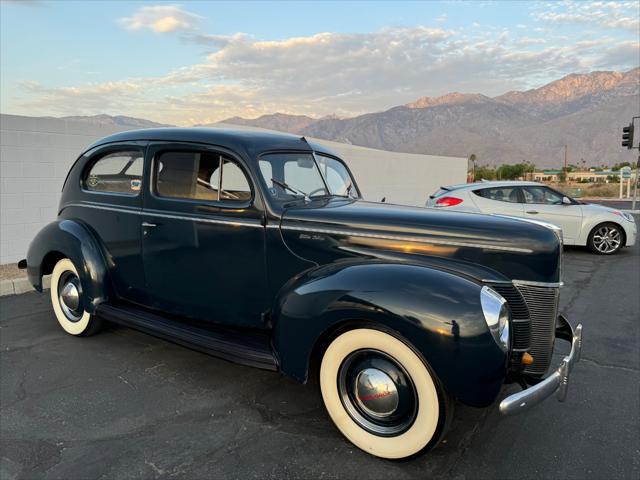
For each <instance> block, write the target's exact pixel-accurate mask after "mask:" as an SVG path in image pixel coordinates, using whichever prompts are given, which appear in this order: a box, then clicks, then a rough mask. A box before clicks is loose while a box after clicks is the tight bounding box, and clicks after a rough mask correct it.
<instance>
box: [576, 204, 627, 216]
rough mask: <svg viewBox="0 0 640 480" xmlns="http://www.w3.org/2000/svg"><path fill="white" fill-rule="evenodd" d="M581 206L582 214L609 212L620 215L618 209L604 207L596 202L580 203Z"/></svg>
mask: <svg viewBox="0 0 640 480" xmlns="http://www.w3.org/2000/svg"><path fill="white" fill-rule="evenodd" d="M580 206H581V207H582V214H583V215H589V214H593V215H598V214H602V213H611V214H614V215H620V210H618V209H616V208H611V207H606V206H604V205H598V204H596V203H582V204H581V205H580Z"/></svg>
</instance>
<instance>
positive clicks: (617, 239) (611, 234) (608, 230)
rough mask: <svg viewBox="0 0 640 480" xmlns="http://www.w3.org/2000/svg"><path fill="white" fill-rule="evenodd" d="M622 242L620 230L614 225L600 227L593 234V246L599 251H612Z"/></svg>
mask: <svg viewBox="0 0 640 480" xmlns="http://www.w3.org/2000/svg"><path fill="white" fill-rule="evenodd" d="M621 243H622V238H621V236H620V231H619V230H618V229H617V228H614V227H608V226H604V227H600V228H599V229H598V230H597V231H596V233H594V234H593V246H594V247H596V250H598V251H599V252H601V253H613V252H615V251H616V250H617V249H618V248H620V244H621Z"/></svg>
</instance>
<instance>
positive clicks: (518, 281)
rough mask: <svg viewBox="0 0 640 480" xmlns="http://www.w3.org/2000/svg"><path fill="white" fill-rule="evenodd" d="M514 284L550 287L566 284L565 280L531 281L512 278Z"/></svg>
mask: <svg viewBox="0 0 640 480" xmlns="http://www.w3.org/2000/svg"><path fill="white" fill-rule="evenodd" d="M512 283H513V284H514V285H528V286H530V287H548V288H560V287H563V286H564V282H531V281H529V280H512Z"/></svg>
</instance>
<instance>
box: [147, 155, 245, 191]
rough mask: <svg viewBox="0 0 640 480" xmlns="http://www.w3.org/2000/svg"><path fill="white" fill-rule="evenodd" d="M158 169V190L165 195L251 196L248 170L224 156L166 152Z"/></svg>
mask: <svg viewBox="0 0 640 480" xmlns="http://www.w3.org/2000/svg"><path fill="white" fill-rule="evenodd" d="M154 168H155V175H154V178H155V191H156V193H157V194H158V195H160V196H162V197H171V198H182V199H187V200H209V201H231V202H233V201H235V202H245V201H247V200H250V199H251V187H250V186H249V181H248V180H247V177H246V176H245V174H244V172H243V171H242V170H241V169H240V167H239V166H238V165H236V163H235V162H234V161H233V160H230V159H228V158H226V157H224V156H223V155H219V154H216V153H212V152H164V153H162V154H161V155H160V156H159V157H158V159H157V161H156V162H155V167H154ZM221 175H222V177H221Z"/></svg>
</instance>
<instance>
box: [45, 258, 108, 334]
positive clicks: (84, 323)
mask: <svg viewBox="0 0 640 480" xmlns="http://www.w3.org/2000/svg"><path fill="white" fill-rule="evenodd" d="M83 300H84V298H83V293H82V284H81V283H80V278H79V277H78V271H77V270H76V267H75V265H74V264H73V263H72V262H71V260H69V259H68V258H63V259H61V260H59V261H58V263H56V265H55V267H53V272H52V273H51V304H52V305H53V311H54V313H55V314H56V319H57V320H58V323H59V324H60V326H61V327H62V328H63V329H64V331H65V332H67V333H68V334H70V335H75V336H82V337H86V336H89V335H92V334H94V333H96V332H97V331H98V330H99V329H100V320H99V319H98V318H96V317H94V316H93V315H91V314H90V313H89V312H87V311H86V310H85V309H84V308H83V306H82V304H83Z"/></svg>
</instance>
